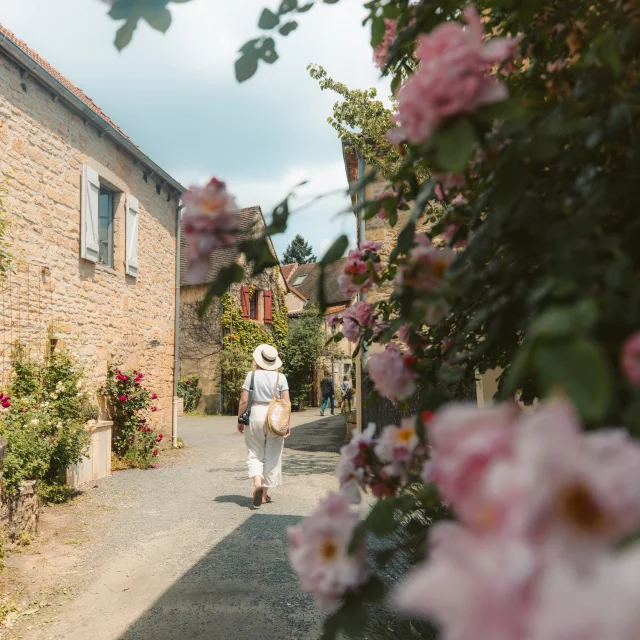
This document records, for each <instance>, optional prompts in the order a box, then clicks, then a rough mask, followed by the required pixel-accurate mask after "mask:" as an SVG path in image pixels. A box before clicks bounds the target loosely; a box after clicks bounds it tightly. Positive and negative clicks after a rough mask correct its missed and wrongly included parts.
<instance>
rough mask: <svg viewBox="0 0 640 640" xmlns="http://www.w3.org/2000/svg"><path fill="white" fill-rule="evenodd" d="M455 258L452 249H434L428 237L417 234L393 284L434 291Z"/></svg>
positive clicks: (440, 283)
mask: <svg viewBox="0 0 640 640" xmlns="http://www.w3.org/2000/svg"><path fill="white" fill-rule="evenodd" d="M455 257H456V254H455V252H454V251H453V250H452V249H449V248H441V247H436V246H434V245H433V244H432V243H431V240H430V239H429V236H427V235H426V234H424V233H419V234H417V235H416V237H415V241H414V247H413V250H412V252H411V254H410V256H409V260H408V262H407V263H406V264H404V265H402V267H401V268H400V269H399V271H398V275H397V276H396V279H395V283H396V284H398V285H404V286H411V287H414V288H415V289H418V290H421V291H434V290H435V289H437V288H438V287H440V286H441V285H442V283H443V281H444V278H445V274H446V272H447V269H448V268H449V265H450V264H451V263H452V262H453V260H454V259H455ZM430 324H431V323H430Z"/></svg>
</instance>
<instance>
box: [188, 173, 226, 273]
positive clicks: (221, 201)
mask: <svg viewBox="0 0 640 640" xmlns="http://www.w3.org/2000/svg"><path fill="white" fill-rule="evenodd" d="M182 203H183V205H184V209H183V212H182V233H183V234H184V236H185V239H186V241H187V242H186V259H187V273H186V275H185V278H186V281H187V282H188V283H195V284H198V283H200V282H202V281H204V279H205V278H206V277H207V275H208V273H209V269H210V268H211V253H212V252H213V250H214V249H215V248H216V247H220V246H228V245H232V244H233V243H234V242H236V239H237V233H238V215H237V214H238V206H237V205H236V202H235V199H234V198H233V196H231V195H229V194H228V193H227V188H226V185H225V183H224V182H220V181H219V180H217V179H216V178H213V179H212V180H211V181H210V182H209V183H208V184H207V185H206V186H205V187H196V186H194V187H191V189H190V190H189V191H187V193H185V194H183V196H182Z"/></svg>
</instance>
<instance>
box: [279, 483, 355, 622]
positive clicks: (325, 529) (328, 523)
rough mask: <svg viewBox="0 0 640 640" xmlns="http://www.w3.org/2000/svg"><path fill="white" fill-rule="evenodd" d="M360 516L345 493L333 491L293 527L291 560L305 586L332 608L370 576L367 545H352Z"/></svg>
mask: <svg viewBox="0 0 640 640" xmlns="http://www.w3.org/2000/svg"><path fill="white" fill-rule="evenodd" d="M359 520H360V518H359V516H358V514H357V513H354V512H353V511H351V510H350V508H349V502H348V501H347V499H346V498H345V497H344V496H341V495H339V494H335V493H334V494H330V495H329V496H328V497H327V498H325V500H323V501H322V502H321V503H320V505H319V506H318V508H317V509H316V510H315V511H314V512H313V513H312V514H311V515H310V516H309V517H308V518H305V519H304V520H303V521H302V522H301V523H300V524H299V525H297V526H295V527H290V528H289V530H288V533H289V560H290V562H291V566H292V567H293V569H294V571H295V572H296V573H297V574H298V576H299V578H300V581H301V583H302V587H303V589H305V591H308V592H309V593H311V594H312V595H313V596H314V597H315V599H316V601H317V602H318V605H319V606H320V607H321V608H323V609H328V608H329V607H331V606H332V605H333V604H335V603H336V602H337V601H338V600H339V599H340V598H341V597H342V596H343V595H344V594H345V593H346V592H347V591H349V590H352V589H356V588H357V587H359V586H361V585H362V584H364V583H365V582H366V580H367V577H368V572H367V557H366V549H365V547H364V544H362V545H360V547H359V548H358V549H356V550H355V551H354V552H353V553H349V545H350V543H351V538H352V536H353V532H354V529H355V528H356V526H357V524H358V522H359Z"/></svg>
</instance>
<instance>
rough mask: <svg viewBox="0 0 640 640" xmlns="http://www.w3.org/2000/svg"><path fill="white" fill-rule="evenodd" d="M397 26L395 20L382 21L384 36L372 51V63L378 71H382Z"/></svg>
mask: <svg viewBox="0 0 640 640" xmlns="http://www.w3.org/2000/svg"><path fill="white" fill-rule="evenodd" d="M397 24H398V23H397V21H396V20H385V21H384V36H383V37H382V42H380V44H379V45H378V46H377V47H376V48H375V49H374V50H373V61H374V63H375V65H376V67H378V69H380V71H382V70H383V69H384V67H385V64H386V62H387V58H388V56H389V51H390V50H391V45H392V44H393V41H394V40H395V39H396V28H397Z"/></svg>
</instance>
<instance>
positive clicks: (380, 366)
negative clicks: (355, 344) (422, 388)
mask: <svg viewBox="0 0 640 640" xmlns="http://www.w3.org/2000/svg"><path fill="white" fill-rule="evenodd" d="M409 364H411V363H409V362H408V361H406V360H405V357H404V356H403V354H402V352H401V351H400V348H399V347H398V345H397V344H396V343H391V344H389V345H388V346H387V348H386V350H385V351H383V352H382V353H374V354H373V355H372V356H371V357H370V358H369V362H368V364H367V371H368V372H369V376H370V378H371V380H372V381H373V384H374V386H375V388H376V390H377V391H378V393H379V394H380V395H381V396H383V397H385V398H388V399H389V400H391V402H393V403H398V402H399V401H400V400H404V399H405V398H408V397H409V396H411V395H412V394H413V393H414V391H415V390H416V383H415V381H416V377H417V375H416V373H415V371H414V370H413V369H412V368H411V367H410V366H409Z"/></svg>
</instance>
